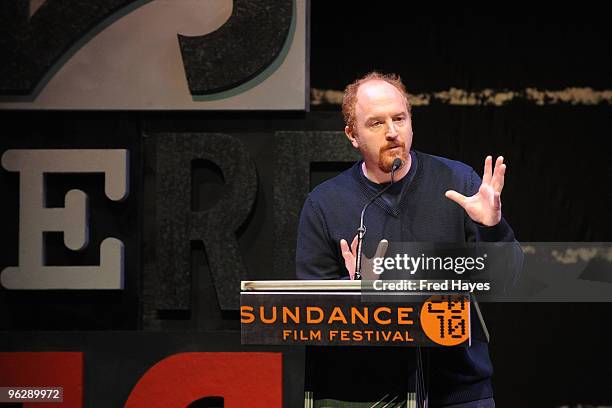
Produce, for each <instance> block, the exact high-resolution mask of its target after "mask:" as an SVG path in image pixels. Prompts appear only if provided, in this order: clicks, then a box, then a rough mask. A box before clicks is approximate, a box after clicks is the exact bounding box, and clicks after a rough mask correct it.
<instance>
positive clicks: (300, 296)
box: [240, 280, 489, 407]
mask: <svg viewBox="0 0 612 408" xmlns="http://www.w3.org/2000/svg"><path fill="white" fill-rule="evenodd" d="M398 284H399V283H398ZM404 284H406V283H404ZM373 286H374V285H373V282H367V281H351V280H311V281H302V280H286V281H243V282H241V293H240V320H241V341H242V344H243V345H284V346H287V345H294V346H307V355H310V356H315V355H316V356H322V357H321V358H319V359H318V360H319V361H317V362H315V363H312V364H311V362H310V361H309V360H310V359H311V357H310V356H308V357H307V361H306V371H307V373H306V390H305V407H313V399H314V398H316V397H317V396H316V395H314V394H316V392H317V391H316V390H313V388H316V387H315V386H314V385H316V382H317V379H318V378H319V377H321V375H320V373H321V372H324V370H322V369H321V367H320V366H321V364H323V365H325V364H328V363H329V364H332V363H330V362H331V361H332V360H333V359H334V358H335V357H337V356H339V355H344V356H346V359H345V361H348V362H350V363H355V365H356V367H359V365H360V362H359V360H360V359H362V357H363V356H366V355H370V356H373V357H374V363H376V356H377V355H379V356H383V357H379V359H380V366H381V367H384V366H385V364H390V363H391V362H395V363H396V362H397V361H392V360H401V359H402V356H410V357H409V358H410V359H413V360H414V365H412V362H410V361H408V360H406V361H405V362H402V363H400V364H399V367H398V368H397V369H396V371H401V370H404V372H405V374H406V375H405V376H404V375H401V374H400V375H394V376H392V375H390V376H389V377H393V378H396V379H397V377H399V378H400V382H401V381H403V380H402V378H413V379H414V384H412V385H413V386H411V384H405V397H404V398H405V401H406V405H407V406H418V407H426V406H427V401H428V379H427V375H428V369H427V364H428V361H427V350H428V349H430V348H432V347H469V346H470V344H471V341H472V339H479V340H483V341H487V342H488V338H489V335H488V332H487V329H486V326H485V324H484V321H483V319H482V315H481V313H480V310H479V308H478V304H477V302H476V300H475V298H474V297H473V296H470V294H469V293H461V292H447V293H444V292H409V293H406V292H405V291H402V290H397V288H395V287H394V288H393V289H392V290H390V291H376V290H372V288H373ZM378 286H381V285H380V282H379V284H378ZM400 289H401V288H400ZM385 347H386V348H389V349H390V350H384V348H385ZM349 349H352V350H349ZM377 349H378V350H377ZM399 349H404V350H405V351H406V352H402V351H396V350H399ZM385 351H386V352H385ZM363 358H365V357H363ZM383 360H384V361H383ZM345 364H346V362H344V361H343V362H342V363H336V365H343V366H344V365H345ZM396 365H397V364H396ZM411 365H412V366H411ZM364 366H365V363H364ZM313 367H315V368H313ZM317 367H318V368H317ZM382 371H386V370H382ZM413 373H414V374H413ZM355 374H356V375H359V373H355ZM364 375H367V373H364ZM384 381H386V380H380V382H381V383H384V384H385V386H389V387H390V388H394V389H396V388H397V389H401V388H402V387H403V386H404V384H400V385H399V386H397V387H396V386H391V385H389V384H387V383H386V382H384ZM334 386H335V385H334ZM362 391H363V390H361V389H355V390H354V392H355V393H359V392H362ZM396 394H397V393H396ZM383 397H384V396H383ZM376 398H378V397H376ZM389 398H392V396H391V397H389ZM401 398H402V397H399V399H398V400H395V401H390V399H385V398H382V399H380V400H376V401H372V400H369V401H368V403H380V406H384V405H385V403H388V404H390V405H388V406H405V405H403V404H402V405H398V404H397V402H399V401H401V400H402V399H401ZM321 406H334V405H333V404H331V403H330V405H325V404H323V405H321ZM335 406H354V407H357V406H362V405H359V404H357V403H356V404H352V405H350V404H349V405H335ZM363 406H369V405H363Z"/></svg>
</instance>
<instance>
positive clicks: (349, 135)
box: [344, 126, 359, 149]
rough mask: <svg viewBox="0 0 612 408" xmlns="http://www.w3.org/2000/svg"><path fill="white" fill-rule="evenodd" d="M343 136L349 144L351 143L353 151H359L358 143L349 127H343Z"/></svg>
mask: <svg viewBox="0 0 612 408" xmlns="http://www.w3.org/2000/svg"><path fill="white" fill-rule="evenodd" d="M344 134H345V135H346V137H347V138H348V140H349V142H351V144H352V145H353V147H354V148H355V149H359V142H358V141H357V137H355V136H356V135H355V132H354V131H353V128H352V127H349V126H345V127H344Z"/></svg>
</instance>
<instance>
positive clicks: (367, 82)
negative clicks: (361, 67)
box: [342, 72, 412, 173]
mask: <svg viewBox="0 0 612 408" xmlns="http://www.w3.org/2000/svg"><path fill="white" fill-rule="evenodd" d="M342 113H343V115H344V120H345V123H346V126H345V128H344V132H345V133H346V135H347V137H348V138H349V140H350V141H351V143H352V145H353V146H354V147H355V148H357V149H359V151H360V152H361V154H362V156H363V159H364V161H365V163H366V167H367V168H368V170H373V169H375V168H377V169H380V171H382V172H384V173H389V172H390V171H391V167H392V163H393V160H394V159H395V158H400V159H402V161H403V162H404V163H405V162H406V161H407V160H408V155H409V152H410V146H411V144H412V121H411V116H410V104H409V103H408V95H407V93H406V88H405V87H404V85H403V84H402V82H401V79H400V78H399V77H398V76H397V75H393V74H389V75H384V74H379V73H377V72H372V73H370V74H368V75H366V76H364V77H363V78H360V79H358V80H357V81H355V82H353V83H352V84H350V85H348V86H347V87H346V89H345V91H344V99H343V101H342Z"/></svg>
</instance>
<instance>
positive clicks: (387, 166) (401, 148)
mask: <svg viewBox="0 0 612 408" xmlns="http://www.w3.org/2000/svg"><path fill="white" fill-rule="evenodd" d="M394 147H397V148H398V149H393V148H394ZM391 149H393V150H391ZM405 156H406V144H405V143H403V142H398V143H389V144H387V145H385V146H383V147H381V148H380V151H379V153H378V168H380V169H381V170H382V171H384V172H385V173H391V169H392V168H393V160H394V159H396V158H400V159H402V160H405Z"/></svg>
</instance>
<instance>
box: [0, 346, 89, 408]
mask: <svg viewBox="0 0 612 408" xmlns="http://www.w3.org/2000/svg"><path fill="white" fill-rule="evenodd" d="M0 387H63V388H64V402H57V403H56V402H24V403H23V408H58V407H61V408H82V407H83V353H81V352H46V351H45V352H0ZM15 402H19V401H15Z"/></svg>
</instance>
